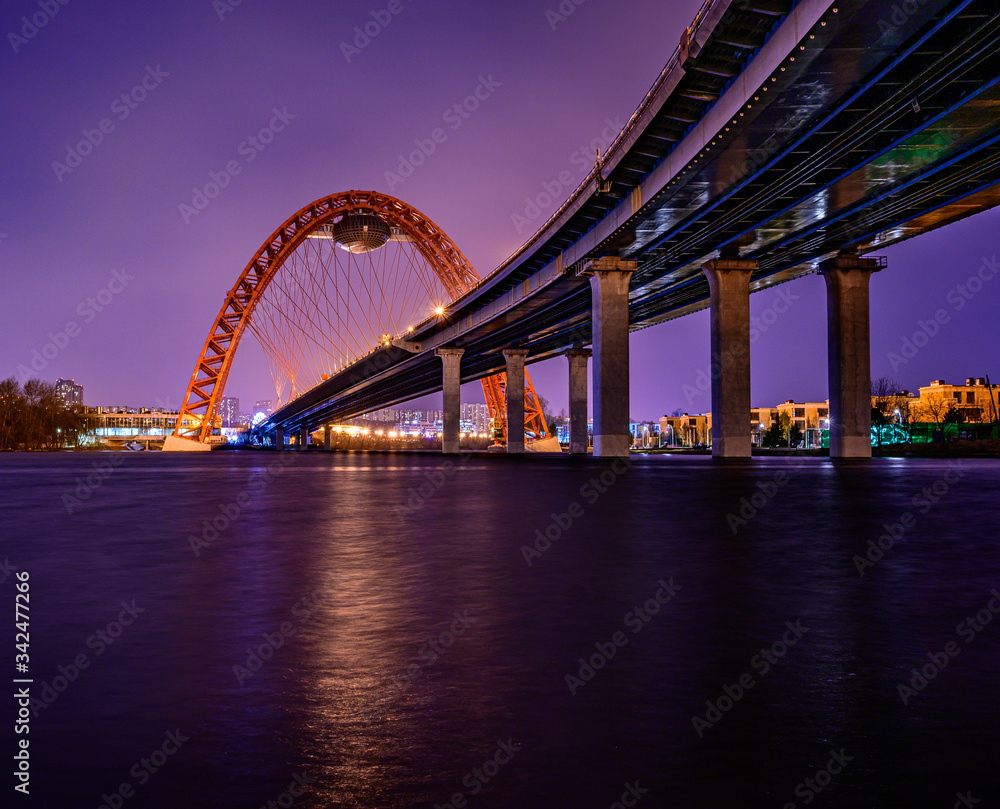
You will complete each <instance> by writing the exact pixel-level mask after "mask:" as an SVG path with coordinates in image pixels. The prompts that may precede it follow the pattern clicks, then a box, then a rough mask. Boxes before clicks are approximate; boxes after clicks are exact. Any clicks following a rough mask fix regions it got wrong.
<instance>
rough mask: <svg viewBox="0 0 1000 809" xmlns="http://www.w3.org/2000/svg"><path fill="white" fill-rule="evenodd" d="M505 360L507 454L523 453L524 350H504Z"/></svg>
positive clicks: (526, 353) (525, 354) (525, 353)
mask: <svg viewBox="0 0 1000 809" xmlns="http://www.w3.org/2000/svg"><path fill="white" fill-rule="evenodd" d="M503 356H504V359H505V360H507V454H508V455H518V454H520V453H522V452H524V360H525V358H526V357H527V356H528V349H526V348H505V349H504V350H503Z"/></svg>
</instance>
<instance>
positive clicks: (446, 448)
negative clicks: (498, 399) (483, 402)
mask: <svg viewBox="0 0 1000 809" xmlns="http://www.w3.org/2000/svg"><path fill="white" fill-rule="evenodd" d="M435 353H436V354H437V355H438V356H439V357H440V358H441V365H442V375H443V376H442V387H443V389H444V418H443V421H444V424H443V427H442V430H441V450H442V452H444V453H446V454H448V455H457V454H458V452H459V448H460V446H459V443H460V435H461V427H462V390H461V389H462V355H463V354H464V353H465V349H464V348H439V349H437V350H436V352H435Z"/></svg>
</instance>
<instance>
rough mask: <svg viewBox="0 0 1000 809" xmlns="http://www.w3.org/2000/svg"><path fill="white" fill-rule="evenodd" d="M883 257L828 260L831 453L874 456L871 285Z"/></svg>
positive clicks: (825, 268)
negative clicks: (870, 324) (870, 331)
mask: <svg viewBox="0 0 1000 809" xmlns="http://www.w3.org/2000/svg"><path fill="white" fill-rule="evenodd" d="M884 266H885V264H884V260H882V259H879V258H861V257H859V256H857V255H855V254H841V255H839V256H837V257H836V258H834V259H830V260H829V261H825V262H823V265H822V267H821V272H822V274H823V278H824V279H825V280H826V313H827V339H828V341H829V345H828V347H827V360H828V369H829V379H830V457H831V458H871V456H872V441H871V430H872V398H871V390H872V383H871V345H870V334H869V312H868V309H869V300H868V285H869V282H870V280H871V276H872V273H874V272H878V271H879V270H880V269H882V267H884Z"/></svg>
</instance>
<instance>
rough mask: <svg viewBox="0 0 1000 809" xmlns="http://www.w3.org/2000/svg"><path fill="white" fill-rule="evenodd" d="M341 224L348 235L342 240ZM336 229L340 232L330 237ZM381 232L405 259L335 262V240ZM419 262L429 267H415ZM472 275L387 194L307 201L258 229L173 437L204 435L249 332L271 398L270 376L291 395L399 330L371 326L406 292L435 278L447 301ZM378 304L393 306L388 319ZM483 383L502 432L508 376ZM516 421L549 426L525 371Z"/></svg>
mask: <svg viewBox="0 0 1000 809" xmlns="http://www.w3.org/2000/svg"><path fill="white" fill-rule="evenodd" d="M344 233H348V234H349V236H350V238H351V239H353V240H354V241H352V242H351V243H350V244H348V245H347V246H345V242H346V241H347V239H346V238H345V237H344V236H343V234H344ZM338 236H339V237H340V238H341V239H343V240H344V241H338ZM310 240H312V241H314V242H315V243H320V242H324V241H325V242H327V243H328V246H329V248H330V250H331V251H332V257H329V256H328V257H326V258H325V259H324V258H320V257H319V253H320V251H321V248H320V247H315V248H313V249H312V250H310V246H311V245H310ZM389 241H393V242H398V243H400V244H409V245H412V248H413V249H412V250H411V251H410V253H411V255H410V256H409V258H408V259H405V260H400V259H399V258H398V257H397V258H396V260H394V261H393V260H390V259H385V260H384V261H383V262H382V266H381V269H379V270H378V273H377V274H378V275H379V276H380V277H377V278H375V277H374V276H373V278H370V279H366V278H365V277H364V273H365V269H364V266H363V265H361V264H358V263H355V264H354V265H352V264H351V262H350V260H349V259H348V261H347V262H346V263H345V264H343V266H342V264H341V261H340V259H339V258H338V254H337V253H336V250H334V249H333V247H334V246H340V247H342V248H343V249H344V250H346V251H347V252H348V253H349V254H352V255H360V256H368V255H370V254H371V253H373V252H374V251H376V250H378V249H379V248H381V247H382V246H384V244H386V243H387V242H389ZM351 245H355V246H351ZM390 264H392V266H391V267H390V266H389V265H390ZM378 267H379V264H378V263H377V262H374V263H371V264H370V266H369V267H368V271H369V274H372V273H373V272H374V271H373V269H372V268H378ZM427 269H429V270H430V271H431V273H432V275H425V274H424V273H425V272H426V270H427ZM414 275H417V276H420V278H419V280H418V282H417V283H416V284H413V283H412V281H413V278H412V276H414ZM320 276H322V277H320ZM407 276H409V277H407ZM352 280H353V282H354V288H351V287H352ZM435 281H436V284H435V283H434V282H435ZM479 281H480V277H479V275H478V274H477V273H476V271H475V269H473V267H472V265H471V264H470V263H469V261H468V259H467V258H466V257H465V255H464V254H463V253H462V251H461V250H459V249H458V247H457V246H456V245H455V243H454V242H453V241H452V240H451V239H450V238H448V236H447V235H446V234H445V233H444V231H443V230H441V228H440V227H438V226H437V225H436V224H434V222H432V221H431V220H430V219H429V218H428V217H427V216H425V215H424V214H422V213H421V212H420V211H418V210H417V209H416V208H414V207H412V206H411V205H407V204H406V203H405V202H402V201H401V200H399V199H396V198H395V197H391V196H389V195H387V194H381V193H379V192H376V191H346V192H342V193H339V194H332V195H330V196H327V197H323V198H321V199H318V200H316V201H315V202H312V203H310V204H309V205H306V206H305V207H304V208H302V209H301V210H299V211H297V212H296V213H295V214H293V215H292V216H291V217H289V218H288V219H287V220H286V221H285V222H284V223H283V224H282V225H281V226H280V227H279V228H278V229H277V230H275V231H274V233H272V234H271V235H270V237H268V239H267V240H266V241H265V242H264V244H263V245H261V247H260V249H259V250H258V251H257V252H256V254H255V255H254V256H253V258H252V259H251V260H250V262H249V264H247V266H246V268H245V269H244V270H243V272H242V273H241V274H240V276H239V278H238V279H237V280H236V283H235V284H234V285H233V287H232V289H231V290H230V291H229V293H228V295H227V296H226V300H225V302H224V303H223V305H222V309H221V310H220V311H219V315H218V317H217V318H216V319H215V322H214V323H213V324H212V328H211V329H210V331H209V333H208V337H207V338H206V340H205V344H204V347H203V348H202V350H201V355H200V356H199V357H198V362H197V363H196V364H195V368H194V372H193V373H192V374H191V381H190V383H189V384H188V388H187V392H186V393H185V395H184V400H183V404H182V406H181V411H180V413H179V415H178V418H177V426H176V427H175V429H174V435H176V436H179V437H181V438H188V439H193V440H197V441H200V442H205V441H206V440H207V439H208V436H209V435H210V434H211V431H212V425H213V422H214V418H215V415H216V413H217V410H218V406H219V402H220V400H221V398H222V395H223V393H224V391H225V387H226V380H227V378H228V376H229V372H230V369H231V367H232V363H233V360H234V358H235V356H236V350H237V348H238V347H239V344H240V340H241V339H242V338H243V336H244V334H245V333H246V332H247V331H250V332H251V333H253V334H254V335H255V336H256V337H257V338H258V339H259V340H260V342H261V345H262V347H263V348H264V351H265V354H266V356H267V357H268V360H269V363H270V365H271V369H272V374H273V375H274V376H275V384H276V387H277V388H278V390H279V398H280V392H281V389H282V388H281V382H280V380H287V381H288V382H290V383H291V396H290V398H295V396H296V395H298V394H300V393H301V392H302V391H303V390H305V389H307V388H308V387H311V386H312V385H314V384H316V383H318V382H319V381H320V379H321V378H323V377H325V376H326V374H323V373H322V368H323V367H325V368H326V369H327V372H328V373H332V372H333V371H335V370H341V369H342V368H343V367H346V366H347V365H349V364H350V363H351V362H353V361H354V360H356V359H358V358H360V357H361V356H363V355H364V354H365V353H367V352H368V351H371V350H372V349H375V348H376V347H377V346H378V345H379V344H383V343H385V342H386V341H387V340H391V339H395V338H399V337H403V336H404V334H405V329H404V330H403V333H399V330H398V329H397V332H396V333H392V332H391V331H385V332H383V331H381V329H382V328H386V325H385V324H386V322H390V321H392V320H393V317H392V315H393V314H395V315H397V317H396V318H395V319H396V320H398V316H401V315H403V314H413V313H414V312H416V311H417V310H418V309H419V306H420V301H416V302H413V301H408V300H407V299H406V298H407V295H408V294H409V295H411V296H412V297H415V298H419V296H420V295H421V293H423V294H424V296H426V295H427V294H432V293H433V292H434V289H433V288H434V287H436V286H437V285H439V286H440V289H439V290H438V291H439V292H440V294H441V295H442V296H443V297H445V298H446V300H442V301H441V302H442V303H445V304H447V303H450V302H451V301H453V300H455V299H457V298H458V297H460V296H461V295H462V294H464V293H465V292H467V291H469V290H470V289H472V288H473V287H475V286H476V285H477V284H478V283H479ZM393 282H394V283H395V287H394V288H393V291H392V294H391V295H389V296H387V294H386V289H385V287H386V286H388V285H390V284H391V283H393ZM369 283H370V284H371V286H368V284H369ZM401 284H402V285H403V289H402V291H401V292H400V289H399V287H400V285H401ZM359 285H360V286H361V289H358V286H359ZM344 286H346V287H347V288H346V289H341V288H340V287H344ZM331 287H332V293H333V298H332V299H331V297H330V294H331ZM421 287H423V289H421ZM366 296H367V299H366ZM400 296H401V297H400ZM352 298H353V299H352ZM324 309H325V310H326V311H325V314H324ZM387 309H391V310H393V311H392V312H389V313H388V314H389V317H388V318H386V317H385V315H386V310H387ZM395 310H400V311H398V312H396V311H395ZM373 313H374V315H373ZM438 313H439V314H440V310H439V311H438ZM333 315H335V316H333ZM373 316H374V322H373V320H372V317H373ZM365 343H367V345H366V344H365ZM304 354H309V355H310V357H311V359H312V360H313V367H312V368H311V369H304V368H303V367H302V356H303V355H304ZM309 371H311V375H310V373H309ZM317 377H319V378H317ZM307 383H311V384H307ZM482 384H483V391H484V393H485V396H486V403H487V406H488V408H489V412H490V417H491V418H492V419H493V424H494V429H497V428H499V429H501V430H502V434H503V437H504V439H506V436H507V418H506V375H505V374H504V373H497V374H494V375H492V376H489V377H485V378H483V380H482ZM524 430H525V435H526V437H527V439H528V440H536V439H541V438H546V437H548V436H549V431H548V426H547V425H546V423H545V418H544V416H543V414H542V408H541V405H540V403H539V400H538V397H537V395H536V393H535V390H534V387H533V386H532V384H531V381H530V379H528V377H527V374H525V408H524Z"/></svg>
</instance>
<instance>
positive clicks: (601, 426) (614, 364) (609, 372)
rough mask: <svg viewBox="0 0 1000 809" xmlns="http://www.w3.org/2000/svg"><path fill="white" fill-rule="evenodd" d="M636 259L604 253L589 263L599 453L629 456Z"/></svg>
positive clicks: (585, 270) (586, 267) (596, 446)
mask: <svg viewBox="0 0 1000 809" xmlns="http://www.w3.org/2000/svg"><path fill="white" fill-rule="evenodd" d="M636 266H637V265H636V262H635V261H626V260H624V259H620V258H615V257H613V256H605V257H602V258H596V259H594V260H593V261H588V262H587V263H586V264H585V265H584V267H583V269H582V270H581V271H580V274H587V275H589V276H590V296H591V328H592V332H593V346H594V456H595V457H598V458H625V457H628V454H629V448H630V447H631V445H632V435H631V433H629V430H628V424H629V412H628V411H629V390H628V383H629V378H628V377H629V368H628V348H629V346H628V343H629V336H628V284H629V281H630V280H631V278H632V273H633V272H635V270H636Z"/></svg>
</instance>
